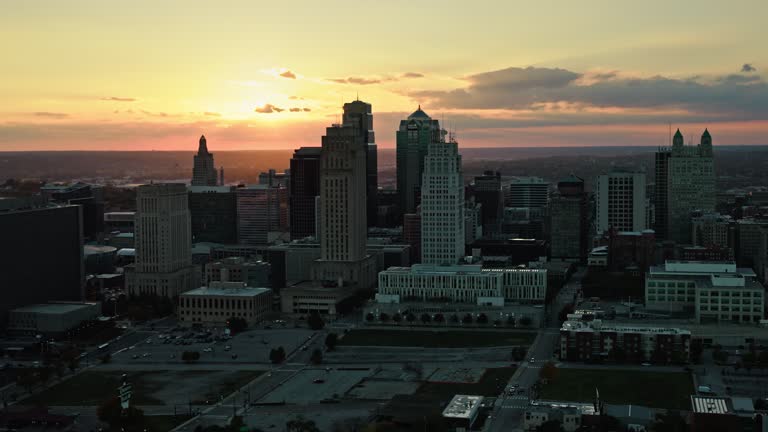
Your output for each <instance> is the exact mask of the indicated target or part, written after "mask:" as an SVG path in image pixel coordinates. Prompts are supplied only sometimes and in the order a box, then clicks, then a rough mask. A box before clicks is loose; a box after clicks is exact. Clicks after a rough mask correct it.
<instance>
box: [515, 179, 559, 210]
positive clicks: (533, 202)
mask: <svg viewBox="0 0 768 432" xmlns="http://www.w3.org/2000/svg"><path fill="white" fill-rule="evenodd" d="M548 196H549V183H547V182H546V181H544V179H542V178H540V177H515V178H513V179H512V180H511V181H510V182H509V183H508V184H507V185H506V186H505V187H504V206H505V207H518V208H521V207H528V208H532V207H546V206H547V198H548Z"/></svg>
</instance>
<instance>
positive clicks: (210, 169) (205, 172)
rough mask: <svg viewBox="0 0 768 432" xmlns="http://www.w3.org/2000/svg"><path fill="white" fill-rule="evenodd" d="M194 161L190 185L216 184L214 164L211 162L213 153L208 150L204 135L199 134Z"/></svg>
mask: <svg viewBox="0 0 768 432" xmlns="http://www.w3.org/2000/svg"><path fill="white" fill-rule="evenodd" d="M194 163H195V164H194V166H193V168H192V186H216V184H217V183H216V180H217V179H216V177H217V175H216V166H215V165H214V164H213V153H209V152H208V143H207V141H206V140H205V135H201V136H200V142H199V145H198V147H197V154H196V155H195V157H194ZM222 172H223V170H222Z"/></svg>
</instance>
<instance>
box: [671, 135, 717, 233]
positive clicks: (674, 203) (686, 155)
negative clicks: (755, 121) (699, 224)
mask: <svg viewBox="0 0 768 432" xmlns="http://www.w3.org/2000/svg"><path fill="white" fill-rule="evenodd" d="M657 187H658V186H657ZM715 201H716V196H715V167H714V158H713V155H712V137H711V136H710V134H709V131H708V130H704V134H702V136H701V143H700V144H699V145H697V146H693V145H691V146H686V145H684V143H683V135H682V134H681V133H680V130H678V131H677V132H676V133H675V136H674V138H673V139H672V151H671V155H670V157H669V161H668V167H667V206H666V207H667V221H668V227H669V228H668V229H669V232H668V239H669V240H674V241H675V242H677V243H690V242H691V234H692V228H691V214H692V212H694V211H697V210H699V211H702V212H712V211H714V210H715ZM656 211H657V212H658V211H659V210H658V209H656Z"/></svg>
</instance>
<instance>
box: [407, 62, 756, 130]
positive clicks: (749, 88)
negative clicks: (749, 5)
mask: <svg viewBox="0 0 768 432" xmlns="http://www.w3.org/2000/svg"><path fill="white" fill-rule="evenodd" d="M582 76H584V77H585V78H591V79H592V80H593V81H590V83H588V84H582V83H580V82H579V78H581V77H582ZM466 80H467V81H468V83H469V86H467V87H465V88H458V89H453V90H448V91H433V90H430V91H417V92H413V93H410V94H409V95H410V96H411V97H412V98H413V99H415V100H419V101H421V102H422V103H426V104H429V105H431V106H433V107H435V108H440V109H451V108H456V109H507V110H535V109H537V108H538V109H540V108H542V107H546V106H548V105H552V104H563V103H564V104H571V105H575V106H584V107H597V108H627V109H659V108H669V109H683V110H686V111H689V112H694V113H707V114H717V115H720V116H723V117H731V118H741V117H745V116H747V117H753V116H755V115H757V116H759V117H761V118H768V84H767V83H766V82H765V81H763V80H762V79H761V78H760V77H759V76H756V77H744V76H741V75H728V76H724V77H716V78H715V79H714V80H709V81H707V80H704V79H702V78H699V77H692V78H668V77H664V76H654V77H649V78H626V77H621V76H619V75H617V74H615V73H614V74H612V75H611V76H610V79H608V77H604V78H603V79H599V78H597V77H596V76H594V75H589V76H585V75H583V74H579V73H576V72H572V71H568V70H565V69H548V68H533V67H529V68H524V69H523V68H508V69H503V70H498V71H491V72H485V73H480V74H476V75H471V76H469V77H466ZM586 81H589V80H586ZM586 81H585V82H586Z"/></svg>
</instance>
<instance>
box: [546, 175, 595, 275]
mask: <svg viewBox="0 0 768 432" xmlns="http://www.w3.org/2000/svg"><path fill="white" fill-rule="evenodd" d="M587 218H588V215H587V194H586V193H585V192H584V180H583V179H581V178H579V177H576V176H574V175H571V176H569V177H567V178H565V179H562V180H560V182H558V184H557V192H555V193H554V194H553V195H552V196H551V197H550V200H549V229H550V236H549V238H550V245H549V247H550V257H552V258H553V259H563V260H569V261H584V260H585V259H586V256H587V249H588V248H587V235H588V225H587V224H588V219H587Z"/></svg>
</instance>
